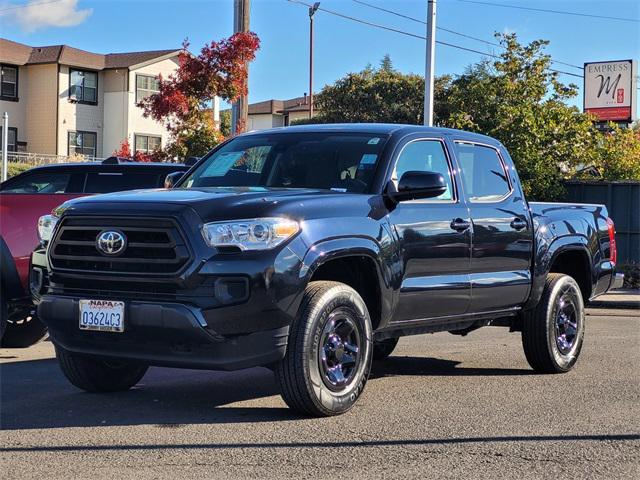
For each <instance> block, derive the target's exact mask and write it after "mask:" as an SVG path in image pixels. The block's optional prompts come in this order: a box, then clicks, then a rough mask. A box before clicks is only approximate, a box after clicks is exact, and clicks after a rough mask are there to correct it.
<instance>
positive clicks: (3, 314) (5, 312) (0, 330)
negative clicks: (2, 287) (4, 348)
mask: <svg viewBox="0 0 640 480" xmlns="http://www.w3.org/2000/svg"><path fill="white" fill-rule="evenodd" d="M8 316H9V306H8V305H7V303H6V302H5V301H4V298H0V340H2V339H3V338H4V332H5V330H6V329H7V317H8Z"/></svg>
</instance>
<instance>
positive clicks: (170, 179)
mask: <svg viewBox="0 0 640 480" xmlns="http://www.w3.org/2000/svg"><path fill="white" fill-rule="evenodd" d="M182 177H184V172H173V173H170V174H169V175H167V176H166V178H165V179H164V188H173V186H174V185H175V184H176V183H178V181H179V180H180V179H181V178H182Z"/></svg>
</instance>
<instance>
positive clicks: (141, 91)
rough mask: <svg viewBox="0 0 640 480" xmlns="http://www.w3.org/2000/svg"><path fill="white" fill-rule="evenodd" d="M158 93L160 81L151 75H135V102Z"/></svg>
mask: <svg viewBox="0 0 640 480" xmlns="http://www.w3.org/2000/svg"><path fill="white" fill-rule="evenodd" d="M159 91H160V80H159V79H158V77H154V76H152V75H136V102H139V101H140V100H143V99H145V98H147V97H149V96H151V95H153V94H154V93H158V92H159Z"/></svg>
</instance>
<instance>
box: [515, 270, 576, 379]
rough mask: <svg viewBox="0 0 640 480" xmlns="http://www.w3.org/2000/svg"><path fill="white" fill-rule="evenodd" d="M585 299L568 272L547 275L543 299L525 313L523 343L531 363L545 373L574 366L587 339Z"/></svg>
mask: <svg viewBox="0 0 640 480" xmlns="http://www.w3.org/2000/svg"><path fill="white" fill-rule="evenodd" d="M584 323H585V322H584V302H583V300H582V293H581V292H580V287H578V284H577V283H576V281H575V280H574V279H573V278H571V277H569V276H568V275H563V274H560V273H550V274H549V275H547V279H546V282H545V287H544V290H543V292H542V297H541V299H540V302H539V303H538V305H537V306H536V308H535V309H533V310H532V311H530V312H526V313H524V318H523V322H522V346H523V347H524V353H525V356H526V357H527V361H528V362H529V365H531V367H532V368H533V369H534V370H535V371H537V372H541V373H564V372H568V371H569V370H571V369H572V368H573V366H574V365H575V363H576V361H577V360H578V357H579V356H580V351H581V349H582V341H583V339H584Z"/></svg>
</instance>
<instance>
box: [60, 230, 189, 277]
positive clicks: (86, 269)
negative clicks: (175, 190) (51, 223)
mask: <svg viewBox="0 0 640 480" xmlns="http://www.w3.org/2000/svg"><path fill="white" fill-rule="evenodd" d="M112 229H113V230H117V231H119V232H122V233H123V234H124V236H125V237H126V238H127V247H126V248H125V250H124V252H122V254H120V255H118V256H109V255H105V254H102V253H101V252H100V251H99V250H98V249H97V248H96V239H97V237H98V235H100V233H101V232H103V231H105V230H112ZM189 259H190V253H189V247H188V245H187V242H186V241H185V238H184V236H183V235H182V233H181V232H180V228H179V227H178V225H177V224H176V222H174V221H173V220H172V219H167V218H145V219H140V218H133V217H130V218H128V217H123V218H113V217H108V218H103V217H67V218H64V219H63V220H62V221H61V224H60V226H59V227H58V229H57V231H56V235H55V238H54V239H53V241H52V243H51V247H50V248H49V261H50V262H51V267H52V270H53V272H56V273H68V274H71V273H101V274H102V273H104V274H113V275H124V276H158V277H168V276H173V275H176V274H178V273H179V272H180V271H181V270H182V269H183V268H184V267H185V265H186V264H187V262H188V261H189Z"/></svg>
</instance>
